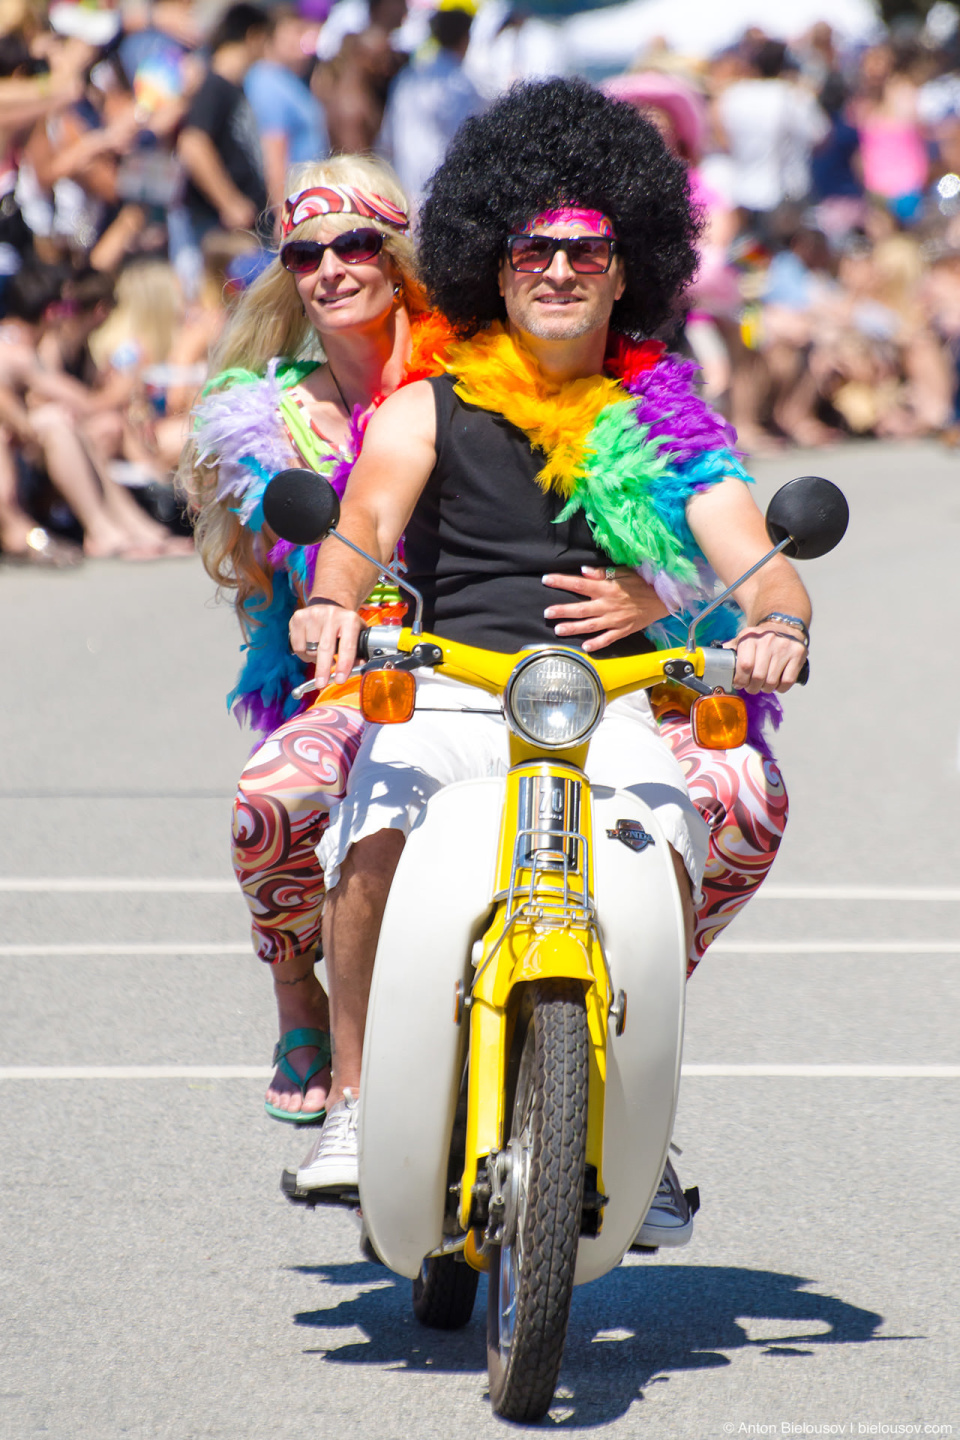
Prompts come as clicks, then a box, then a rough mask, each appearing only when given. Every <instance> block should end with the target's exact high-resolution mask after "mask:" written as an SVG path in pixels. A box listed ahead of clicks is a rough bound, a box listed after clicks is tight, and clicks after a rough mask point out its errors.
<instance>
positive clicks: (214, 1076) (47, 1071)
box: [0, 1064, 960, 1081]
mask: <svg viewBox="0 0 960 1440" xmlns="http://www.w3.org/2000/svg"><path fill="white" fill-rule="evenodd" d="M272 1073H273V1072H272V1070H270V1069H269V1068H268V1067H267V1066H264V1065H4V1066H0V1081H2V1080H266V1079H268V1078H269V1077H270V1075H271V1074H272ZM683 1074H684V1075H685V1076H688V1077H689V1078H691V1079H717V1078H719V1079H724V1078H733V1079H764V1078H770V1079H810V1080H960V1065H829V1064H824V1065H697V1064H690V1065H684V1067H683Z"/></svg>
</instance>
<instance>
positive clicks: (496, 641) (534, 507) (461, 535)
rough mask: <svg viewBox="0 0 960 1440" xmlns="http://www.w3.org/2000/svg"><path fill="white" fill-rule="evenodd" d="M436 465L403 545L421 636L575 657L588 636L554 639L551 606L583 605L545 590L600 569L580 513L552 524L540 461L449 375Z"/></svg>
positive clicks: (648, 646)
mask: <svg viewBox="0 0 960 1440" xmlns="http://www.w3.org/2000/svg"><path fill="white" fill-rule="evenodd" d="M430 384H431V385H432V386H433V394H434V399H435V401H436V407H437V463H436V466H435V467H434V469H433V472H432V474H431V475H430V479H429V480H428V481H427V484H426V486H425V487H424V490H423V493H422V495H421V496H420V499H419V500H418V501H417V505H416V508H415V510H414V512H413V515H412V517H411V519H410V523H409V524H408V525H407V528H406V532H405V535H404V550H405V557H406V565H407V572H408V574H409V576H410V581H411V583H412V584H413V585H416V587H417V589H418V590H420V591H422V593H423V598H424V628H425V629H427V630H433V631H434V632H435V633H436V634H438V635H443V636H444V637H445V638H447V639H450V640H459V641H461V642H462V643H463V644H466V645H479V646H482V647H483V648H484V649H486V650H497V651H500V652H501V653H510V652H512V651H514V650H522V649H523V647H524V646H525V645H543V644H554V645H556V644H561V645H571V646H576V647H578V648H579V646H580V645H581V642H582V641H583V640H586V639H589V638H590V637H589V635H583V636H573V635H561V636H557V635H555V634H554V625H555V624H557V622H556V621H550V620H545V619H544V616H543V612H544V610H545V609H546V607H547V606H548V605H564V604H567V603H569V602H570V601H577V600H582V599H583V596H582V595H576V594H574V593H573V592H571V591H565V590H554V589H551V588H550V587H548V586H546V585H544V584H543V583H542V580H541V577H542V576H543V575H546V574H548V573H550V572H554V573H556V574H561V575H563V574H567V575H579V573H580V567H581V565H593V566H599V567H601V568H602V567H604V566H607V565H609V564H610V563H611V561H610V559H609V557H608V556H607V555H605V554H604V553H603V551H602V550H599V549H598V548H597V545H596V542H595V541H594V539H593V536H592V534H591V532H590V527H589V525H588V524H587V521H586V519H585V517H584V515H583V512H582V511H578V513H577V514H576V515H574V516H573V517H572V518H571V519H569V520H564V521H563V522H562V523H560V524H556V523H555V521H556V517H557V516H558V515H559V513H560V511H561V510H562V509H563V503H564V502H563V501H562V500H561V499H560V497H559V496H557V495H555V494H554V493H553V492H552V491H551V492H550V493H549V494H544V492H543V491H542V490H541V489H540V486H539V485H538V484H537V483H536V480H535V478H534V477H535V476H536V475H537V473H538V472H539V471H540V470H541V469H542V467H543V463H544V456H543V455H542V453H541V452H540V451H537V450H534V448H533V447H532V445H531V444H530V442H529V440H528V439H527V437H526V436H525V435H524V433H523V431H522V430H518V429H517V428H516V426H515V425H511V424H510V422H509V421H508V420H505V419H504V418H503V416H502V415H495V414H492V413H491V412H490V411H489V410H481V409H479V408H478V407H477V406H475V405H467V404H466V403H465V402H464V401H463V400H461V399H460V398H459V396H458V395H456V394H455V393H454V389H453V387H454V384H455V381H454V379H453V377H451V376H449V375H441V376H439V377H437V378H436V379H432V380H431V381H430ZM655 648H656V647H655V646H654V645H653V644H652V642H651V641H649V640H648V639H647V638H646V636H645V635H644V634H643V633H642V632H639V633H637V634H635V635H628V636H627V637H626V639H624V640H618V641H617V642H616V643H615V644H613V645H610V646H608V647H607V648H606V649H604V650H601V651H597V652H596V654H597V655H598V658H601V659H608V658H613V657H615V656H620V655H640V654H643V653H645V652H647V651H650V650H653V649H655Z"/></svg>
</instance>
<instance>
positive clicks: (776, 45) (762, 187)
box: [718, 40, 830, 229]
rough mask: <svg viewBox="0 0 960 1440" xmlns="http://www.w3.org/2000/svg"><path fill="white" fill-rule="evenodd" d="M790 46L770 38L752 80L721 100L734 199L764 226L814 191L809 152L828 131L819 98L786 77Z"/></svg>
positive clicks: (739, 83) (740, 82) (738, 83)
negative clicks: (772, 216) (785, 207)
mask: <svg viewBox="0 0 960 1440" xmlns="http://www.w3.org/2000/svg"><path fill="white" fill-rule="evenodd" d="M785 57H786V47H785V46H784V45H783V44H782V43H781V42H780V41H778V40H766V41H764V43H763V44H762V45H761V46H760V47H759V48H758V49H757V51H756V53H755V55H754V57H753V66H752V68H753V72H754V73H753V76H752V77H749V78H747V79H745V80H738V81H736V82H735V83H734V84H733V85H731V86H730V87H729V89H727V90H725V91H724V92H723V94H722V95H721V97H720V100H719V104H718V114H719V120H720V124H721V126H722V128H723V132H724V134H725V136H726V140H727V147H728V149H729V152H730V156H731V159H732V160H733V167H732V170H733V197H732V198H733V201H734V203H735V204H736V205H737V206H739V208H740V209H741V210H744V211H747V212H748V214H749V215H750V217H751V218H752V219H754V220H755V222H759V225H760V228H761V229H762V228H763V217H764V216H768V215H769V214H770V213H771V212H772V211H774V210H776V208H777V206H778V205H781V204H782V203H783V202H784V201H785V200H787V201H795V202H796V201H802V200H804V199H805V198H806V196H807V194H808V192H809V190H810V154H811V151H812V150H813V147H814V146H815V145H817V144H819V142H820V141H821V140H823V139H824V138H825V137H826V135H827V132H828V131H829V129H830V122H829V121H828V119H827V117H826V115H825V114H824V112H823V111H822V110H821V109H820V106H819V105H818V104H817V101H816V99H815V98H814V96H813V95H811V94H810V93H809V92H808V91H806V90H804V89H803V88H802V87H801V86H800V85H798V84H795V83H793V82H792V81H790V80H787V79H784V78H783V73H782V72H783V69H784V60H785Z"/></svg>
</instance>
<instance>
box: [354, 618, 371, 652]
mask: <svg viewBox="0 0 960 1440" xmlns="http://www.w3.org/2000/svg"><path fill="white" fill-rule="evenodd" d="M369 642H370V626H369V625H365V626H364V627H363V629H362V630H361V631H360V634H359V635H358V637H357V658H358V660H369V659H370V652H369Z"/></svg>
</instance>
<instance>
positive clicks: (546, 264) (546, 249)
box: [507, 235, 618, 275]
mask: <svg viewBox="0 0 960 1440" xmlns="http://www.w3.org/2000/svg"><path fill="white" fill-rule="evenodd" d="M617 248H618V247H617V242H616V240H607V239H605V238H603V237H602V236H600V235H571V236H568V237H565V238H564V239H562V240H561V239H558V238H557V237H556V236H554V235H508V236H507V260H508V261H509V262H510V269H511V270H519V271H521V272H522V273H523V274H525V275H542V274H543V272H544V270H549V269H550V266H551V265H552V264H553V257H554V255H556V253H557V251H558V250H562V251H563V253H564V254H565V255H566V257H567V259H568V260H569V262H570V269H571V270H575V271H576V272H577V274H578V275H605V274H606V273H607V271H608V270H609V269H610V261H611V260H612V259H613V257H614V255H615V254H616V252H617Z"/></svg>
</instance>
